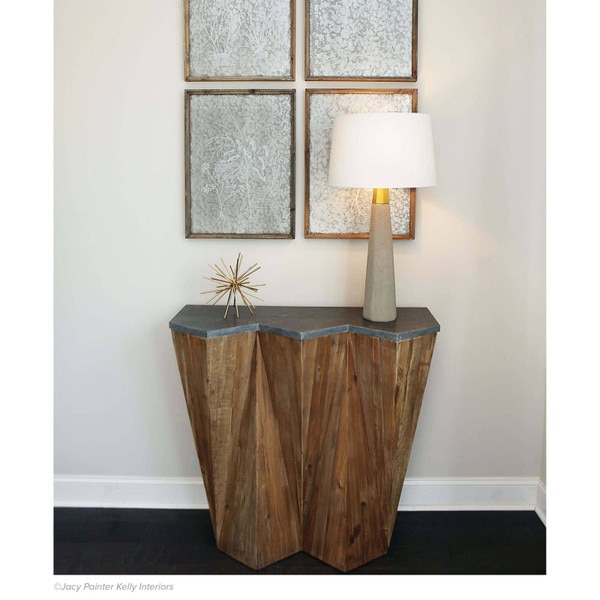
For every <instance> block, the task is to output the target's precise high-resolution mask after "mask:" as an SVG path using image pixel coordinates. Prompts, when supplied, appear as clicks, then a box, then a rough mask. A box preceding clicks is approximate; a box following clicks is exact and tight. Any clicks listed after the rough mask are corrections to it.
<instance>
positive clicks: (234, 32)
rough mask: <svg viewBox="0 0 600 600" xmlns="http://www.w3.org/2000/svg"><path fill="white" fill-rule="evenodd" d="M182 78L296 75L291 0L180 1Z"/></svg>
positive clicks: (288, 77)
mask: <svg viewBox="0 0 600 600" xmlns="http://www.w3.org/2000/svg"><path fill="white" fill-rule="evenodd" d="M184 21H185V23H184V47H185V48H184V71H185V80H186V81H246V80H264V81H269V80H271V81H292V80H294V79H295V47H296V0H254V1H253V2H232V0H184Z"/></svg>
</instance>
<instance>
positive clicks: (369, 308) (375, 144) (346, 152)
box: [329, 113, 436, 322]
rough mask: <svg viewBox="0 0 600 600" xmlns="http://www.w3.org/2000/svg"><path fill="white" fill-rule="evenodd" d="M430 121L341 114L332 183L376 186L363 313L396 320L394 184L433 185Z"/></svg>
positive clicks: (413, 117) (332, 159) (420, 117)
mask: <svg viewBox="0 0 600 600" xmlns="http://www.w3.org/2000/svg"><path fill="white" fill-rule="evenodd" d="M435 183H436V176H435V159H434V153H433V137H432V133H431V119H430V117H429V115H425V114H422V113H361V114H341V115H337V116H336V117H335V119H334V123H333V133H332V139H331V154H330V160H329V185H330V186H332V187H344V188H373V203H372V205H371V224H370V229H369V248H368V257H367V274H366V281H365V301H364V306H363V317H364V318H365V319H367V320H369V321H377V322H389V321H394V320H395V319H396V283H395V278H394V249H393V244H392V240H393V238H392V222H391V217H390V204H389V188H416V187H428V186H434V185H435Z"/></svg>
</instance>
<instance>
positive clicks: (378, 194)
mask: <svg viewBox="0 0 600 600" xmlns="http://www.w3.org/2000/svg"><path fill="white" fill-rule="evenodd" d="M389 203H390V190H389V189H388V188H373V204H389Z"/></svg>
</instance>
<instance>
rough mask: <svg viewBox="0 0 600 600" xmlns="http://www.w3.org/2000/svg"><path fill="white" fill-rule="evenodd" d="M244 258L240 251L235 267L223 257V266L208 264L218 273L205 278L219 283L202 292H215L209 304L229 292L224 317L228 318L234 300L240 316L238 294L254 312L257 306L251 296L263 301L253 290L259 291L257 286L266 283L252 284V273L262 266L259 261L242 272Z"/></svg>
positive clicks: (236, 312) (237, 314) (214, 302)
mask: <svg viewBox="0 0 600 600" xmlns="http://www.w3.org/2000/svg"><path fill="white" fill-rule="evenodd" d="M242 260H243V256H242V254H241V253H240V254H238V257H237V260H236V262H235V269H234V268H233V267H231V266H229V265H227V264H225V261H224V260H223V259H221V262H222V263H223V268H221V267H220V266H219V265H218V264H217V265H208V266H209V267H210V268H211V269H212V270H213V271H214V272H215V273H216V274H217V276H216V277H205V278H204V279H208V280H209V281H214V282H216V283H218V285H217V287H216V289H214V290H209V291H208V292H202V293H203V294H214V297H213V298H211V299H210V300H209V302H208V303H209V304H216V303H217V302H218V301H219V300H221V298H223V297H224V296H225V294H227V305H226V307H225V314H224V315H223V318H224V319H226V318H227V312H228V311H229V306H230V305H231V303H232V301H233V307H234V308H235V315H236V317H239V316H240V312H239V307H238V302H237V295H238V294H239V295H240V298H241V299H242V301H243V302H244V304H245V305H246V308H247V309H248V310H249V311H250V312H251V313H252V314H254V311H253V310H252V309H253V308H255V306H254V304H252V301H251V300H250V298H253V299H255V300H260V301H261V302H262V299H261V298H259V297H258V296H255V295H254V294H253V293H251V292H255V293H256V292H258V289H257V288H258V287H260V286H263V285H264V283H254V284H252V285H251V284H250V275H252V274H253V273H256V271H258V270H259V269H260V267H259V266H258V263H254V264H253V265H252V266H251V267H249V268H248V269H246V271H244V272H243V273H241V274H240V271H241V269H242Z"/></svg>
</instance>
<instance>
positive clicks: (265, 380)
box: [173, 331, 435, 571]
mask: <svg viewBox="0 0 600 600" xmlns="http://www.w3.org/2000/svg"><path fill="white" fill-rule="evenodd" d="M173 341H174V346H175V351H176V355H177V361H178V366H179V370H180V374H181V379H182V383H183V389H184V394H185V398H186V403H187V407H188V413H189V416H190V423H191V426H192V431H193V434H194V441H195V444H196V449H197V452H198V458H199V460H200V465H201V470H202V475H203V478H204V483H205V488H206V492H207V497H208V501H209V507H210V513H211V519H212V523H213V529H214V531H215V537H216V539H217V545H218V547H219V548H220V549H221V550H223V551H224V552H226V553H228V554H229V555H231V556H233V557H234V558H236V559H237V560H239V561H241V562H243V563H244V564H246V565H248V566H250V567H252V568H254V569H260V568H262V567H264V566H267V565H268V564H271V563H273V562H276V561H278V560H280V559H282V558H284V557H286V556H289V555H290V554H294V553H295V552H298V551H299V550H301V549H302V550H304V551H305V552H307V553H309V554H311V555H312V556H315V557H316V558H319V559H320V560H322V561H324V562H326V563H328V564H330V565H332V566H334V567H336V568H337V569H339V570H341V571H349V570H351V569H354V568H356V567H358V566H360V565H362V564H364V563H365V562H368V561H370V560H373V559H375V558H377V557H379V556H381V555H383V554H385V553H386V552H387V550H388V547H389V543H390V540H391V535H392V530H393V527H394V522H395V518H396V511H397V507H398V502H399V499H400V494H401V491H402V485H403V482H404V477H405V475H406V469H407V466H408V460H409V457H410V450H411V447H412V442H413V439H414V435H415V430H416V426H417V421H418V416H419V411H420V408H421V402H422V399H423V393H424V390H425V384H426V381H427V376H428V372H429V366H430V362H431V357H432V353H433V348H434V344H435V334H429V335H425V336H422V337H417V338H411V339H408V340H404V341H392V340H388V339H384V338H379V337H373V336H369V335H363V334H357V333H339V334H333V335H326V336H322V337H317V338H309V339H304V340H298V339H292V338H289V337H285V336H281V335H277V334H272V333H264V332H255V331H253V332H245V333H239V334H236V335H228V336H223V337H218V338H207V339H204V338H200V337H195V336H192V335H190V334H187V333H183V332H176V331H174V332H173Z"/></svg>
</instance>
